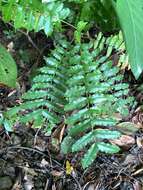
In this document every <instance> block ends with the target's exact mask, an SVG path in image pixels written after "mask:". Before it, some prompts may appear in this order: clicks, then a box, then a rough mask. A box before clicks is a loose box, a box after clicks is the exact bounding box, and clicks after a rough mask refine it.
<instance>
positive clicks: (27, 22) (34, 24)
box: [0, 0, 69, 35]
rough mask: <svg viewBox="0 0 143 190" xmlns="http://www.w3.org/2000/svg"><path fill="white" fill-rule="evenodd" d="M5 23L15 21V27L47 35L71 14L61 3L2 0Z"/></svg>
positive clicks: (36, 0)
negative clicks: (42, 32) (41, 31)
mask: <svg viewBox="0 0 143 190" xmlns="http://www.w3.org/2000/svg"><path fill="white" fill-rule="evenodd" d="M0 10H1V11H2V15H3V19H4V21H6V22H8V21H13V23H14V27H15V28H16V29H17V28H25V29H27V30H28V31H31V30H34V31H35V32H38V31H40V30H44V32H45V34H46V35H50V34H51V33H52V32H53V28H54V27H55V26H56V24H57V25H58V26H59V23H60V21H61V20H62V19H65V18H66V17H67V16H68V14H69V9H67V8H64V7H63V3H61V2H60V1H56V2H55V1H52V2H49V3H46V4H43V3H42V2H40V1H38V0H26V1H17V0H10V1H9V0H2V2H1V4H0Z"/></svg>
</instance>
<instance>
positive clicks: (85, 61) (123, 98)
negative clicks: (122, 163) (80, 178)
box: [0, 0, 143, 169]
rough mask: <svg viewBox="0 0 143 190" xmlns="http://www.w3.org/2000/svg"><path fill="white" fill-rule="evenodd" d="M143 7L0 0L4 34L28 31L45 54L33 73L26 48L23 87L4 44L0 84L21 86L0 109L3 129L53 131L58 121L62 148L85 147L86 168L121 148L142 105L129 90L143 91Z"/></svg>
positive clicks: (74, 0)
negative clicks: (45, 41) (38, 39)
mask: <svg viewBox="0 0 143 190" xmlns="http://www.w3.org/2000/svg"><path fill="white" fill-rule="evenodd" d="M142 7H143V2H142V1H141V0H136V2H134V1H133V0H130V1H129V0H116V1H114V0H109V1H107V0H57V1H56V0H42V1H41V0H0V19H1V20H2V22H4V23H6V24H7V25H8V26H9V27H11V28H12V29H11V31H13V34H10V32H8V31H7V37H9V38H11V35H15V34H14V33H16V34H17V32H18V33H22V34H24V35H25V36H26V37H27V38H28V40H29V42H30V43H31V44H32V45H33V48H35V51H37V53H38V54H39V57H38V58H40V59H41V60H42V61H41V63H40V64H39V65H38V64H37V63H33V64H32V72H31V68H30V67H31V65H30V63H29V59H30V58H29V57H30V56H31V55H29V57H28V55H27V54H26V55H25V54H24V53H23V52H22V53H21V55H22V56H23V60H24V65H26V64H27V65H28V64H29V65H30V67H29V66H27V67H28V68H29V70H30V72H29V71H27V72H29V73H28V74H29V76H28V77H29V81H28V85H27V86H28V87H27V88H25V89H24V90H21V89H22V87H21V86H22V85H21V81H20V76H19V73H20V67H19V66H18V63H17V60H14V58H12V55H13V52H12V51H11V49H9V48H7V49H6V47H4V46H5V45H4V44H3V43H1V44H0V90H1V89H3V88H6V89H9V90H12V91H14V90H15V91H20V93H19V95H18V101H15V103H14V104H13V105H9V106H6V108H4V109H2V110H1V111H0V114H1V115H0V126H1V127H2V128H3V129H4V130H5V131H6V133H11V132H13V131H15V130H16V129H17V126H19V125H22V126H26V127H27V128H28V127H32V128H34V129H36V130H37V129H38V130H41V131H42V132H43V133H44V134H45V135H46V136H51V137H52V136H53V133H54V131H55V130H57V129H58V128H59V134H60V140H59V142H58V143H59V146H60V152H61V153H64V154H66V155H68V154H70V153H71V152H80V153H81V154H82V156H81V165H82V167H83V168H84V169H86V168H88V167H89V166H91V164H93V162H94V161H96V157H97V156H98V154H100V153H106V154H111V155H112V154H115V153H118V152H120V151H122V150H121V149H122V148H121V147H120V145H119V144H118V143H115V142H116V140H119V139H120V138H121V137H122V135H123V134H124V130H127V129H128V130H129V131H130V132H131V131H132V132H134V130H133V128H134V124H133V123H131V122H130V119H131V118H132V115H133V113H134V111H135V109H136V108H137V106H138V105H139V102H138V100H137V98H136V96H135V94H134V93H133V91H132V89H133V88H137V89H136V90H137V91H141V90H142V88H141V84H140V83H141V82H140V81H141V78H142V76H141V75H142V70H143V53H142V49H143V43H142V42H143V31H142V28H141V27H142V24H143V20H142V16H143V10H142V9H143V8H142ZM40 33H42V35H43V36H45V38H46V39H51V41H52V45H51V47H50V48H49V49H48V48H47V45H48V44H42V41H41V42H40V43H41V44H40V45H41V47H42V48H41V49H42V50H39V49H38V47H37V46H36V44H35V43H34V42H33V41H32V37H31V36H36V35H37V34H40ZM21 43H23V41H22V42H21ZM45 50H46V51H47V52H45ZM33 65H34V66H33ZM132 81H135V82H134V83H135V84H136V85H135V87H133V86H132ZM138 82H139V83H138ZM138 84H139V85H138ZM9 96H11V94H10V95H9ZM61 125H63V126H64V127H63V128H62V130H63V131H62V132H61V128H60V127H61ZM119 126H120V127H119ZM135 131H136V130H135ZM53 140H55V139H54V138H53Z"/></svg>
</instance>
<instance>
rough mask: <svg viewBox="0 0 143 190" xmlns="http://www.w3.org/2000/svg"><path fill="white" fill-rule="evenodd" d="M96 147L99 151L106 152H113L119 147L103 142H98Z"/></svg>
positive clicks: (118, 149)
mask: <svg viewBox="0 0 143 190" xmlns="http://www.w3.org/2000/svg"><path fill="white" fill-rule="evenodd" d="M97 147H98V149H99V151H101V152H105V153H107V154H114V153H117V152H119V151H120V148H119V147H118V146H116V145H112V144H109V143H104V142H98V143H97Z"/></svg>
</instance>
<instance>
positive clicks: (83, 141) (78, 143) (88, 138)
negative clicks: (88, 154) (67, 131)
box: [72, 131, 95, 152]
mask: <svg viewBox="0 0 143 190" xmlns="http://www.w3.org/2000/svg"><path fill="white" fill-rule="evenodd" d="M93 140H95V135H94V133H93V132H92V131H91V132H90V133H87V134H86V135H84V136H83V137H81V138H80V139H79V140H78V141H76V143H75V144H73V146H72V152H75V151H79V150H81V149H82V148H84V147H85V146H86V145H87V144H89V143H91V142H92V141H93Z"/></svg>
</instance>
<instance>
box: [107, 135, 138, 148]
mask: <svg viewBox="0 0 143 190" xmlns="http://www.w3.org/2000/svg"><path fill="white" fill-rule="evenodd" d="M110 142H111V143H113V144H116V145H118V146H121V147H130V146H132V145H133V144H135V139H134V138H133V137H131V136H128V135H122V136H121V137H120V138H119V139H114V140H110Z"/></svg>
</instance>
